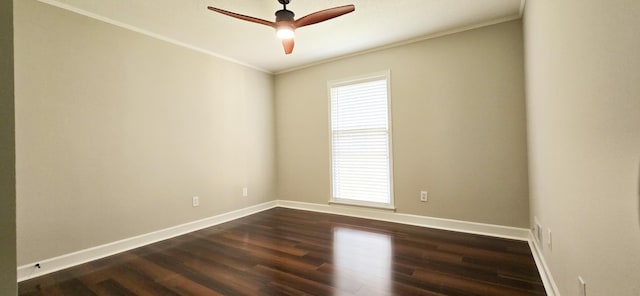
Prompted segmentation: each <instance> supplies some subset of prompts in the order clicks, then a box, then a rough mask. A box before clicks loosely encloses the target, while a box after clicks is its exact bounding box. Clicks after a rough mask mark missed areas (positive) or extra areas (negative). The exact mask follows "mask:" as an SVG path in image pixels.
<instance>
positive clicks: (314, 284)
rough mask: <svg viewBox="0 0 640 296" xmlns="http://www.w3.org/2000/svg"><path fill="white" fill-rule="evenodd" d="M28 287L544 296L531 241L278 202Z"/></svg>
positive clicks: (24, 286) (79, 291) (22, 290)
mask: <svg viewBox="0 0 640 296" xmlns="http://www.w3.org/2000/svg"><path fill="white" fill-rule="evenodd" d="M19 294H20V295H545V292H544V288H543V285H542V282H541V280H540V276H539V274H538V271H537V269H536V266H535V263H534V260H533V257H532V256H531V252H530V250H529V247H528V245H527V243H526V242H521V241H513V240H507V239H500V238H492V237H485V236H479V235H471V234H462V233H456V232H450V231H443V230H435V229H429V228H422V227H415V226H407V225H401V224H394V223H387V222H380V221H372V220H365V219H358V218H351V217H344V216H336V215H328V214H320V213H312V212H306V211H298V210H290V209H283V208H275V209H271V210H268V211H265V212H261V213H258V214H255V215H252V216H249V217H245V218H242V219H238V220H235V221H232V222H229V223H225V224H221V225H218V226H215V227H211V228H208V229H204V230H201V231H197V232H193V233H190V234H187V235H183V236H180V237H177V238H173V239H170V240H166V241H162V242H159V243H155V244H152V245H148V246H145V247H141V248H138V249H134V250H131V251H128V252H124V253H121V254H118V255H114V256H111V257H107V258H104V259H101V260H97V261H93V262H90V263H86V264H83V265H79V266H76V267H73V268H70V269H67V270H63V271H59V272H56V273H52V274H49V275H45V276H42V277H39V278H35V279H31V280H28V281H24V282H21V283H20V284H19Z"/></svg>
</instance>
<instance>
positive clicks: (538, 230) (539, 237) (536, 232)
mask: <svg viewBox="0 0 640 296" xmlns="http://www.w3.org/2000/svg"><path fill="white" fill-rule="evenodd" d="M534 235H535V236H536V240H537V241H538V242H539V243H542V226H541V225H540V223H538V222H536V225H535V228H534ZM540 248H542V245H540Z"/></svg>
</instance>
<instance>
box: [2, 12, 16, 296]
mask: <svg viewBox="0 0 640 296" xmlns="http://www.w3.org/2000/svg"><path fill="white" fill-rule="evenodd" d="M12 4H13V1H0V291H2V293H1V294H2V295H16V294H17V290H16V173H15V142H14V139H15V137H14V108H13V107H14V102H13V8H12Z"/></svg>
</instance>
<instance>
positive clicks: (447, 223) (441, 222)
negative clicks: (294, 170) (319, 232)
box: [277, 200, 529, 241]
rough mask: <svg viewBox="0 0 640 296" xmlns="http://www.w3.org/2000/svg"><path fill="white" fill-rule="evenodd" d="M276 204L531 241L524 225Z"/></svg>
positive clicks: (362, 209)
mask: <svg viewBox="0 0 640 296" xmlns="http://www.w3.org/2000/svg"><path fill="white" fill-rule="evenodd" d="M277 205H278V206H279V207H283V208H290V209H298V210H307V211H313V212H321V213H329V214H337V215H344V216H351V217H358V218H366V219H372V220H379V221H387V222H395V223H401V224H408V225H415V226H422V227H430V228H437V229H443V230H452V231H457V232H465V233H473V234H480V235H488V236H493V237H501V238H509V239H515V240H521V241H528V240H529V230H528V229H525V228H517V227H509V226H502V225H494V224H484V223H476V222H467V221H461V220H452V219H443V218H434V217H428V216H419V215H410V214H400V213H394V212H390V211H388V210H376V209H371V208H364V207H354V206H342V205H338V204H330V205H326V204H315V203H304V202H297V201H288V200H278V201H277Z"/></svg>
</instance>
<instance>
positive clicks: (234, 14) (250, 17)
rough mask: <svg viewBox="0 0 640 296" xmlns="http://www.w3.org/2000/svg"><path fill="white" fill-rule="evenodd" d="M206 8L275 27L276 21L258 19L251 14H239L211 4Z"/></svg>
mask: <svg viewBox="0 0 640 296" xmlns="http://www.w3.org/2000/svg"><path fill="white" fill-rule="evenodd" d="M207 8H209V10H211V11H215V12H217V13H222V14H224V15H228V16H230V17H235V18H237V19H241V20H243V21H249V22H252V23H257V24H262V25H265V26H269V27H272V28H275V27H276V23H274V22H270V21H268V20H263V19H259V18H256V17H252V16H247V15H243V14H239V13H235V12H231V11H226V10H223V9H220V8H215V7H211V6H209V7H207Z"/></svg>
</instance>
